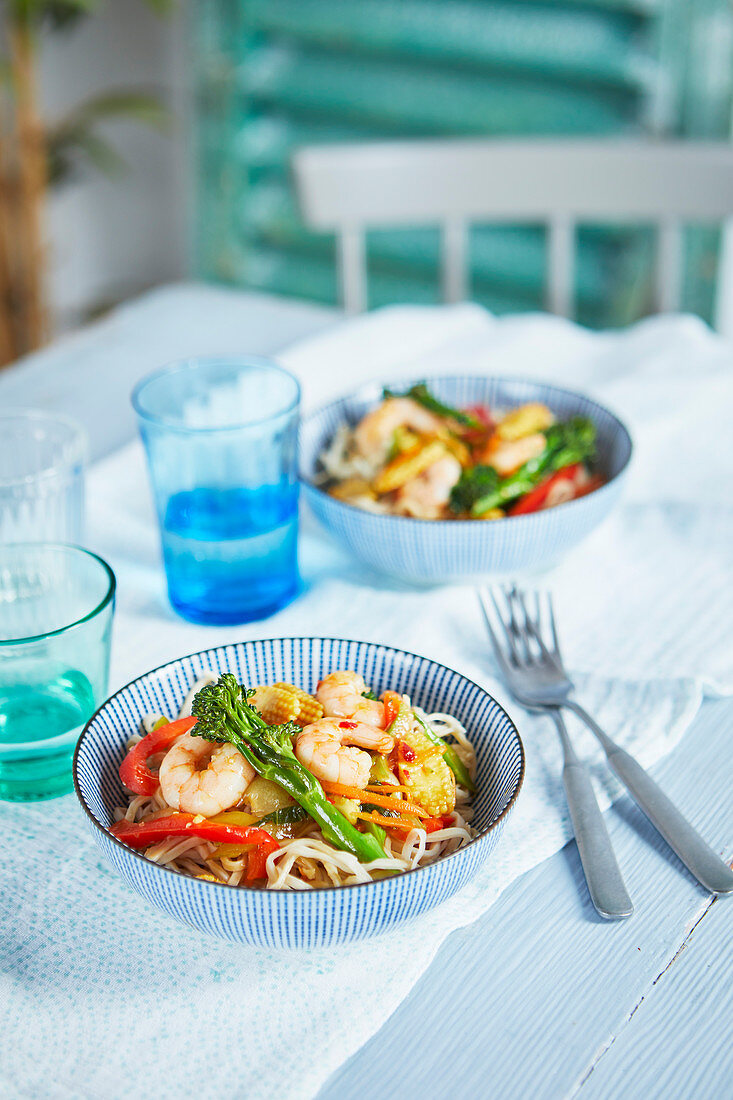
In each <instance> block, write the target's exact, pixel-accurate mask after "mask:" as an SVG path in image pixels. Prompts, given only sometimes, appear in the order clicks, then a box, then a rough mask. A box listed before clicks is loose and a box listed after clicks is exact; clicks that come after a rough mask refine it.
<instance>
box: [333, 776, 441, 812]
mask: <svg viewBox="0 0 733 1100" xmlns="http://www.w3.org/2000/svg"><path fill="white" fill-rule="evenodd" d="M322 786H323V789H324V791H325V792H326V794H335V795H339V796H340V797H341V798H356V799H358V801H359V802H369V803H371V804H372V805H374V806H383V807H384V808H385V809H386V810H396V812H397V813H398V814H400V813H408V814H414V815H415V817H430V814H429V813H427V811H425V810H422V809H421V808H420V807H419V806H414V805H413V804H412V803H411V802H405V801H404V800H403V799H399V798H386V797H385V796H384V795H380V794H373V793H372V792H371V791H364V790H362V789H361V788H359V787H346V786H344V785H343V784H341V783H323V784H322Z"/></svg>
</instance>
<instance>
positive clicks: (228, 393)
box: [132, 357, 300, 623]
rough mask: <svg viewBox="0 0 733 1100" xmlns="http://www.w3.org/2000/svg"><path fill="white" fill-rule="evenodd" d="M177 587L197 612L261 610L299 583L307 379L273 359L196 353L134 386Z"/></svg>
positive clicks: (260, 614)
mask: <svg viewBox="0 0 733 1100" xmlns="http://www.w3.org/2000/svg"><path fill="white" fill-rule="evenodd" d="M132 403H133V406H134V408H135V411H136V413H137V416H138V422H139V427H140V434H141V435H142V439H143V443H144V444H145V449H146V452H147V457H148V467H149V471H150V480H151V482H152V487H153V495H154V497H155V504H156V508H157V512H158V519H159V522H160V530H161V539H162V545H163V560H164V563H165V571H166V577H167V580H168V595H169V598H170V601H171V604H172V605H173V608H174V609H175V610H176V611H177V612H178V613H179V614H180V615H182V616H183V617H184V618H185V619H190V620H191V621H192V622H198V623H244V622H250V621H252V620H254V619H263V618H265V617H266V616H267V615H271V614H272V613H273V612H274V611H276V610H277V609H278V608H280V607H283V606H284V605H285V604H287V603H289V602H290V600H292V599H293V597H294V596H295V594H296V591H297V588H298V562H297V539H298V478H297V469H296V464H297V435H298V414H299V406H300V387H299V385H298V382H297V381H296V379H295V378H293V376H292V375H291V374H288V372H287V371H285V370H283V369H282V368H281V367H278V366H276V365H275V364H274V363H271V362H270V361H269V360H266V359H257V358H249V357H247V358H244V359H201V358H197V359H189V360H186V361H184V362H182V363H177V364H174V365H173V366H171V367H168V368H166V369H164V370H161V371H158V372H157V373H155V374H152V375H149V376H148V377H147V378H145V379H143V381H142V382H140V384H139V385H138V386H137V387H136V389H135V390H134V392H133V395H132Z"/></svg>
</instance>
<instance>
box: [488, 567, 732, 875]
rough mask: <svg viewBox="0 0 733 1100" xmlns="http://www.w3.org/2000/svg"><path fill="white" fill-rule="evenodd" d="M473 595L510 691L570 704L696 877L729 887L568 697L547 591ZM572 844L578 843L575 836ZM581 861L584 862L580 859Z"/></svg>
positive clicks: (658, 793) (660, 794) (647, 783)
mask: <svg viewBox="0 0 733 1100" xmlns="http://www.w3.org/2000/svg"><path fill="white" fill-rule="evenodd" d="M479 598H480V601H481V606H482V608H483V612H484V616H485V618H486V623H487V626H488V628H489V636H490V638H491V641H492V644H493V647H494V653H495V654H496V658H497V661H498V662H499V666H500V668H501V670H502V672H503V674H504V676H505V678H506V682H507V686H508V687H509V690H510V691H511V692H512V694H513V695H514V697H515V698H516V699H517V700H518V701H519V702H520V703H521V704H522V705H523V706H527V707H540V708H554V713H556V714H559V713H560V711H559V708H561V707H567V708H568V709H570V710H572V711H573V712H574V713H575V714H576V715H577V716H578V717H579V718H580V719H581V720H582V721H583V722H585V724H586V725H587V726H588V728H589V729H590V730H591V732H592V733H594V734H595V736H596V738H597V739H598V741H600V743H601V747H602V748H603V751H604V752H605V754H606V760H607V761H608V764H609V767H610V768H611V770H612V771H613V772H614V773H615V774H616V776H617V777H618V778H619V779H620V780H621V782H622V783H623V785H624V786H625V787H626V789H627V791H628V792H629V794H630V795H631V797H632V798H633V799H634V801H635V802H636V804H637V805H638V807H639V809H641V810H642V811H643V812H644V813H645V814H646V816H647V817H648V818H649V820H650V821H651V823H652V825H654V826H655V828H656V829H657V830H658V831H659V833H661V835H662V836H663V837H664V839H665V840H666V841H667V843H668V844H669V846H670V848H672V850H673V851H674V852H676V853H677V855H678V856H679V858H680V859H681V860H682V862H683V863H684V864H685V866H686V867H687V868H688V870H689V871H691V873H692V874H693V875H694V876H695V878H696V879H697V880H698V882H700V883H702V885H703V886H704V887H705V888H706V889H707V890H709V891H710V892H711V893H713V894H727V893H729V892H730V891H733V870H731V868H730V867H729V866H728V865H727V864H726V863H725V862H724V861H723V860H722V859H721V858H720V857H719V856H718V855H717V854H716V853H715V852H714V851H713V850H712V848H710V847H709V845H708V844H707V843H706V842H705V841H704V840H703V838H702V837H701V836H700V834H699V833H698V832H697V831H696V830H695V829H693V827H692V825H690V823H689V821H687V819H686V818H685V817H683V816H682V814H681V813H680V811H679V810H678V809H677V807H676V806H675V805H674V804H673V803H672V802H671V801H670V799H669V798H668V797H667V795H666V794H665V793H664V791H663V790H662V789H661V788H660V787H658V786H657V784H656V783H655V782H654V780H653V779H652V778H651V776H650V775H648V774H647V772H645V771H644V769H643V768H642V766H641V765H640V764H639V763H638V761H637V760H635V759H634V757H633V756H631V755H630V754H629V753H628V752H626V751H625V749H622V748H621V747H620V745H617V744H616V743H615V742H614V741H612V740H611V738H610V737H609V736H608V735H607V734H606V733H604V731H603V730H602V729H601V727H600V726H599V725H598V723H597V722H596V721H595V720H594V719H593V718H592V717H591V716H590V714H588V713H587V711H586V710H584V709H583V707H582V706H581V705H580V703H578V702H577V701H576V700H575V699H574V698H572V692H573V690H574V685H573V682H572V680H571V679H570V677H569V676H568V674H567V672H566V671H565V668H564V666H563V663H562V657H561V655H560V646H559V643H558V638H557V629H556V626H555V615H554V612H553V608H552V600H551V598H550V595H549V593H548V594H546V595H545V598H544V601H540V597H539V594H538V593H537V592H535V593H534V594H533V598H532V604H533V606H532V608H531V609H530V607H529V600H528V599H527V597H525V594H524V593H523V592H520V591H519V590H518V589H517V587H516V585H512V586H511V587H510V588H508V589H505V590H504V593H503V600H504V604H505V611H504V614H502V612H501V610H500V608H499V603H498V602H497V599H496V596H495V594H494V592H493V591H491V590H481V591H480V592H479ZM489 598H490V599H491V604H493V610H494V612H495V615H496V617H498V620H499V622H500V623H501V625H502V627H503V631H504V636H505V639H506V652H505V651H504V650H503V649H502V646H501V645H500V643H499V639H498V636H497V634H496V633H495V631H494V628H493V626H492V614H491V606H490V604H489ZM542 603H544V612H543V610H542ZM543 622H544V624H545V625H544V626H543ZM566 759H567V755H566ZM571 814H572V808H571ZM573 824H575V818H574V817H573ZM576 837H577V834H576ZM578 847H579V848H580V842H579V843H578ZM581 858H582V851H581ZM583 866H584V868H585V863H584V864H583Z"/></svg>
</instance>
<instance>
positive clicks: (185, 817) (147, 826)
mask: <svg viewBox="0 0 733 1100" xmlns="http://www.w3.org/2000/svg"><path fill="white" fill-rule="evenodd" d="M109 831H110V832H111V833H112V836H115V837H117V839H118V840H121V841H122V842H123V843H124V844H127V846H128V847H129V848H147V847H148V845H150V844H154V843H155V842H156V841H157V840H166V839H167V838H168V837H171V836H195V837H198V838H199V839H200V840H210V841H212V843H214V844H254V845H255V849H254V852H251V853H250V856H249V861H248V865H247V879H248V881H249V880H252V879H254V878H264V876H265V863H266V861H267V857H268V856H269V854H270V852H276V851H277V850H278V848H279V847H280V845H279V844H278V842H277V841H276V840H275V839H274V837H272V836H270V834H269V833H266V832H265V830H264V829H258V828H256V827H255V826H251V825H226V824H224V823H223V822H220V821H210V820H209V819H208V818H203V819H202V820H201V821H197V820H196V818H195V817H194V815H193V814H169V815H168V816H167V817H156V818H154V819H153V820H152V821H125V820H124V819H123V820H122V821H118V822H116V823H115V824H114V825H112V827H111V828H110V830H109ZM253 855H254V856H255V857H256V858H255V859H254V860H253V859H252V856H253Z"/></svg>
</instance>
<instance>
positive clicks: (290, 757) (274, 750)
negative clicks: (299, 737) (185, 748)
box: [192, 672, 384, 863]
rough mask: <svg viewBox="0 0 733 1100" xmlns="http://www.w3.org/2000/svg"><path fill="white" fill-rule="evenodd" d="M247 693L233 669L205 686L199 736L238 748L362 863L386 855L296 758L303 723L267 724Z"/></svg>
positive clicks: (197, 708)
mask: <svg viewBox="0 0 733 1100" xmlns="http://www.w3.org/2000/svg"><path fill="white" fill-rule="evenodd" d="M248 695H249V693H248V692H247V690H246V689H245V688H243V687H241V686H240V685H239V684H238V683H237V681H236V679H235V678H234V676H232V674H231V673H229V672H226V673H224V675H223V676H221V677H220V678H219V680H218V681H217V682H216V683H215V684H207V685H206V687H204V688H202V689H201V691H200V692H199V693H198V694H197V695H196V696H195V698H194V701H193V707H192V710H193V713H194V714H195V715H196V717H197V718H198V727H197V730H196V732H197V734H198V735H199V736H200V737H205V738H206V739H207V740H208V741H228V742H229V743H230V744H232V745H234V746H235V747H236V748H237V749H239V751H240V752H241V753H242V755H243V756H244V757H245V759H247V760H248V761H249V763H250V764H251V765H252V767H253V768H254V769H255V771H256V772H257V773H258V774H259V775H261V776H263V777H264V778H265V779H270V780H271V781H272V782H273V783H277V784H278V785H279V786H280V787H283V788H284V789H285V790H286V791H287V792H288V794H289V795H291V796H292V797H293V798H294V799H295V801H296V802H297V803H298V804H299V805H300V806H302V807H303V809H304V810H306V811H307V812H308V813H309V814H310V816H311V817H312V818H313V820H314V821H315V822H317V824H318V825H319V826H320V828H321V832H322V833H323V835H324V837H325V838H326V840H329V841H330V842H331V843H332V844H333V845H335V847H337V848H341V849H342V850H343V851H347V852H351V853H352V854H353V855H355V856H357V858H358V859H360V860H361V861H362V862H364V863H369V862H370V861H371V860H373V859H380V858H382V857H383V856H384V849H383V848H382V846H381V845H380V844H379V842H378V841H377V840H376V838H375V837H374V836H370V835H368V834H365V833H361V832H359V830H358V829H357V828H355V827H354V826H353V825H352V824H351V823H350V822H349V821H347V820H346V818H345V817H344V815H343V814H342V813H340V812H339V810H337V809H336V807H335V806H333V805H332V804H331V803H330V802H329V801H328V799H327V798H326V795H325V793H324V791H323V788H322V787H321V785H320V783H319V782H318V780H317V779H316V778H315V776H314V775H312V774H311V772H309V771H308V769H307V768H304V767H303V765H302V764H301V763H300V761H299V760H298V758H297V757H296V755H295V753H294V752H293V746H292V739H293V737H294V736H295V735H296V734H297V733H298V732H299V727H298V726H296V725H295V724H294V723H287V724H286V725H284V726H269V725H268V724H267V722H265V720H264V718H262V717H261V716H260V715H259V714H258V713H257V711H256V710H254V709H253V708H252V707H251V706H249V704H248V702H247V699H248Z"/></svg>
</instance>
